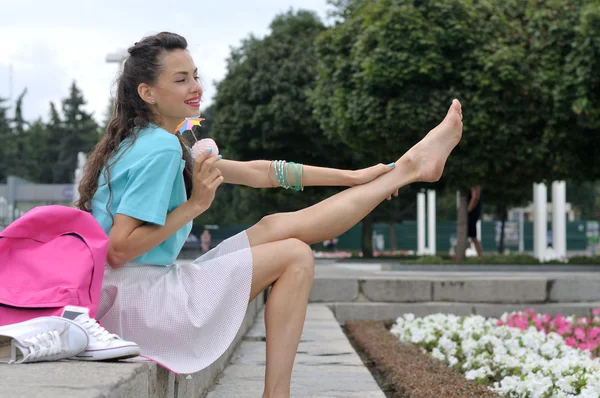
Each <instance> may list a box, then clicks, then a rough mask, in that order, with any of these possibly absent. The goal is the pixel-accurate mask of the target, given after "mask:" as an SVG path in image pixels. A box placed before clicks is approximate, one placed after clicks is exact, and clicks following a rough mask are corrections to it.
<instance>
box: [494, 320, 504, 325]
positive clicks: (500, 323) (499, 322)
mask: <svg viewBox="0 0 600 398" xmlns="http://www.w3.org/2000/svg"><path fill="white" fill-rule="evenodd" d="M502 325H504V323H503V322H502V321H501V320H500V319H498V322H496V326H502Z"/></svg>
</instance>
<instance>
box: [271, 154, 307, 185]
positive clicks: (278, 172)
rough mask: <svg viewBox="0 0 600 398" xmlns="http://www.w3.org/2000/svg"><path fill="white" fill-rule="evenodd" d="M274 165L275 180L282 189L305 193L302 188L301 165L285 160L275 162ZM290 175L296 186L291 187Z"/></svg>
mask: <svg viewBox="0 0 600 398" xmlns="http://www.w3.org/2000/svg"><path fill="white" fill-rule="evenodd" d="M272 163H273V171H274V172H275V179H276V180H277V182H278V183H279V185H280V186H281V187H282V188H285V189H292V190H294V191H303V190H304V187H303V186H302V171H303V166H302V164H300V163H294V162H289V163H288V162H286V161H285V160H275V161H273V162H272ZM290 173H291V176H292V177H293V178H294V185H293V186H292V185H290Z"/></svg>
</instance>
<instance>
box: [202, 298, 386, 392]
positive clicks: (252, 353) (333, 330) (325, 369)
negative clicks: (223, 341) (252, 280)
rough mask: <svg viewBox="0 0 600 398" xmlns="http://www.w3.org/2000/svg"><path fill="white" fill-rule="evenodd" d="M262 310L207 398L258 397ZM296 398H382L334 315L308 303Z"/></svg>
mask: <svg viewBox="0 0 600 398" xmlns="http://www.w3.org/2000/svg"><path fill="white" fill-rule="evenodd" d="M264 339H265V327H264V310H263V311H262V312H261V313H260V314H259V316H258V317H257V319H256V322H255V324H254V326H253V327H252V329H251V330H250V331H249V332H248V333H247V334H246V337H245V338H244V341H243V342H242V344H241V345H240V347H239V348H238V349H237V351H236V352H235V353H234V354H233V357H232V359H231V364H230V365H229V366H228V367H227V368H226V369H225V371H224V372H223V376H222V378H221V379H220V380H219V382H218V384H217V385H216V387H215V390H214V391H212V392H210V393H209V394H208V397H207V398H235V397H244V398H252V397H260V396H261V395H262V391H263V385H264V373H265V342H264ZM292 397H293V398H308V397H311V398H314V397H322V398H326V397H332V398H333V397H345V398H352V397H356V398H358V397H360V398H384V397H385V395H384V394H383V392H382V391H381V390H380V388H379V387H378V386H377V383H376V382H375V380H374V379H373V377H372V376H371V374H370V373H369V371H368V369H367V368H366V367H365V366H364V364H363V363H362V361H361V360H360V358H359V357H358V354H357V353H356V352H355V351H354V349H353V348H352V346H351V345H350V343H349V342H348V339H347V338H346V336H345V335H344V332H343V331H342V329H341V328H340V326H339V324H338V322H337V321H336V319H335V318H334V316H333V314H332V313H331V311H330V310H329V309H328V308H327V307H326V306H325V305H320V304H310V305H309V306H308V313H307V316H306V322H305V325H304V331H303V333H302V338H301V342H300V346H299V347H298V354H297V356H296V362H295V364H294V372H293V374H292Z"/></svg>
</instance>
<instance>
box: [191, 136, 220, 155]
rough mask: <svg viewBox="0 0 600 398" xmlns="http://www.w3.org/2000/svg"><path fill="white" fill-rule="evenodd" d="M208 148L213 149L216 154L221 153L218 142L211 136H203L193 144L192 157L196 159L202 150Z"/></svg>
mask: <svg viewBox="0 0 600 398" xmlns="http://www.w3.org/2000/svg"><path fill="white" fill-rule="evenodd" d="M208 149H212V153H214V154H215V155H218V154H219V147H218V146H217V143H216V142H215V141H214V140H213V139H211V138H203V139H201V140H200V141H197V142H196V143H195V144H194V145H193V146H192V157H193V158H194V159H196V158H197V157H198V156H199V155H200V154H201V153H202V152H205V151H207V150H208Z"/></svg>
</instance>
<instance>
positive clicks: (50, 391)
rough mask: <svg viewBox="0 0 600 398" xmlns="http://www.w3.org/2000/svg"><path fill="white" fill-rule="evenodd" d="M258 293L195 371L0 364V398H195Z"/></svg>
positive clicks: (142, 365)
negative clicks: (212, 356) (211, 357)
mask: <svg viewBox="0 0 600 398" xmlns="http://www.w3.org/2000/svg"><path fill="white" fill-rule="evenodd" d="M263 306H264V296H263V295H262V294H261V295H259V297H257V298H256V299H255V300H254V301H252V302H251V303H250V305H249V306H248V310H247V311H246V316H245V318H244V321H243V322H242V325H241V327H240V330H239V331H238V334H237V336H236V338H235V340H234V341H233V343H232V344H231V346H230V347H229V349H228V350H227V351H226V352H225V353H224V354H223V355H222V356H221V357H220V358H219V359H218V360H216V361H215V362H214V363H213V364H212V365H210V366H209V367H208V368H206V369H203V370H202V371H200V372H198V373H194V374H191V375H180V376H175V375H174V374H173V373H171V372H169V371H167V370H166V369H164V368H161V367H159V366H157V365H156V364H154V363H151V362H132V361H118V362H83V361H70V360H65V361H59V362H42V363H33V364H23V365H7V364H0V398H20V397H24V398H25V397H27V398H30V397H40V398H48V397H60V398H107V397H111V398H113V397H114V398H121V397H122V398H138V397H139V398H175V397H177V398H192V397H194V398H196V397H204V396H206V394H207V393H208V390H209V389H210V388H211V387H212V385H213V384H214V383H215V381H216V379H217V377H218V376H219V375H220V374H221V372H222V371H223V369H224V368H225V366H226V365H227V362H228V361H229V359H230V358H231V355H232V354H233V352H234V350H235V349H236V348H237V347H238V346H239V344H240V342H241V341H242V338H243V336H244V334H245V333H246V332H247V331H248V330H249V329H250V327H251V326H252V324H253V323H254V320H255V318H256V315H257V314H258V312H259V311H260V310H261V309H262V307H263Z"/></svg>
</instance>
